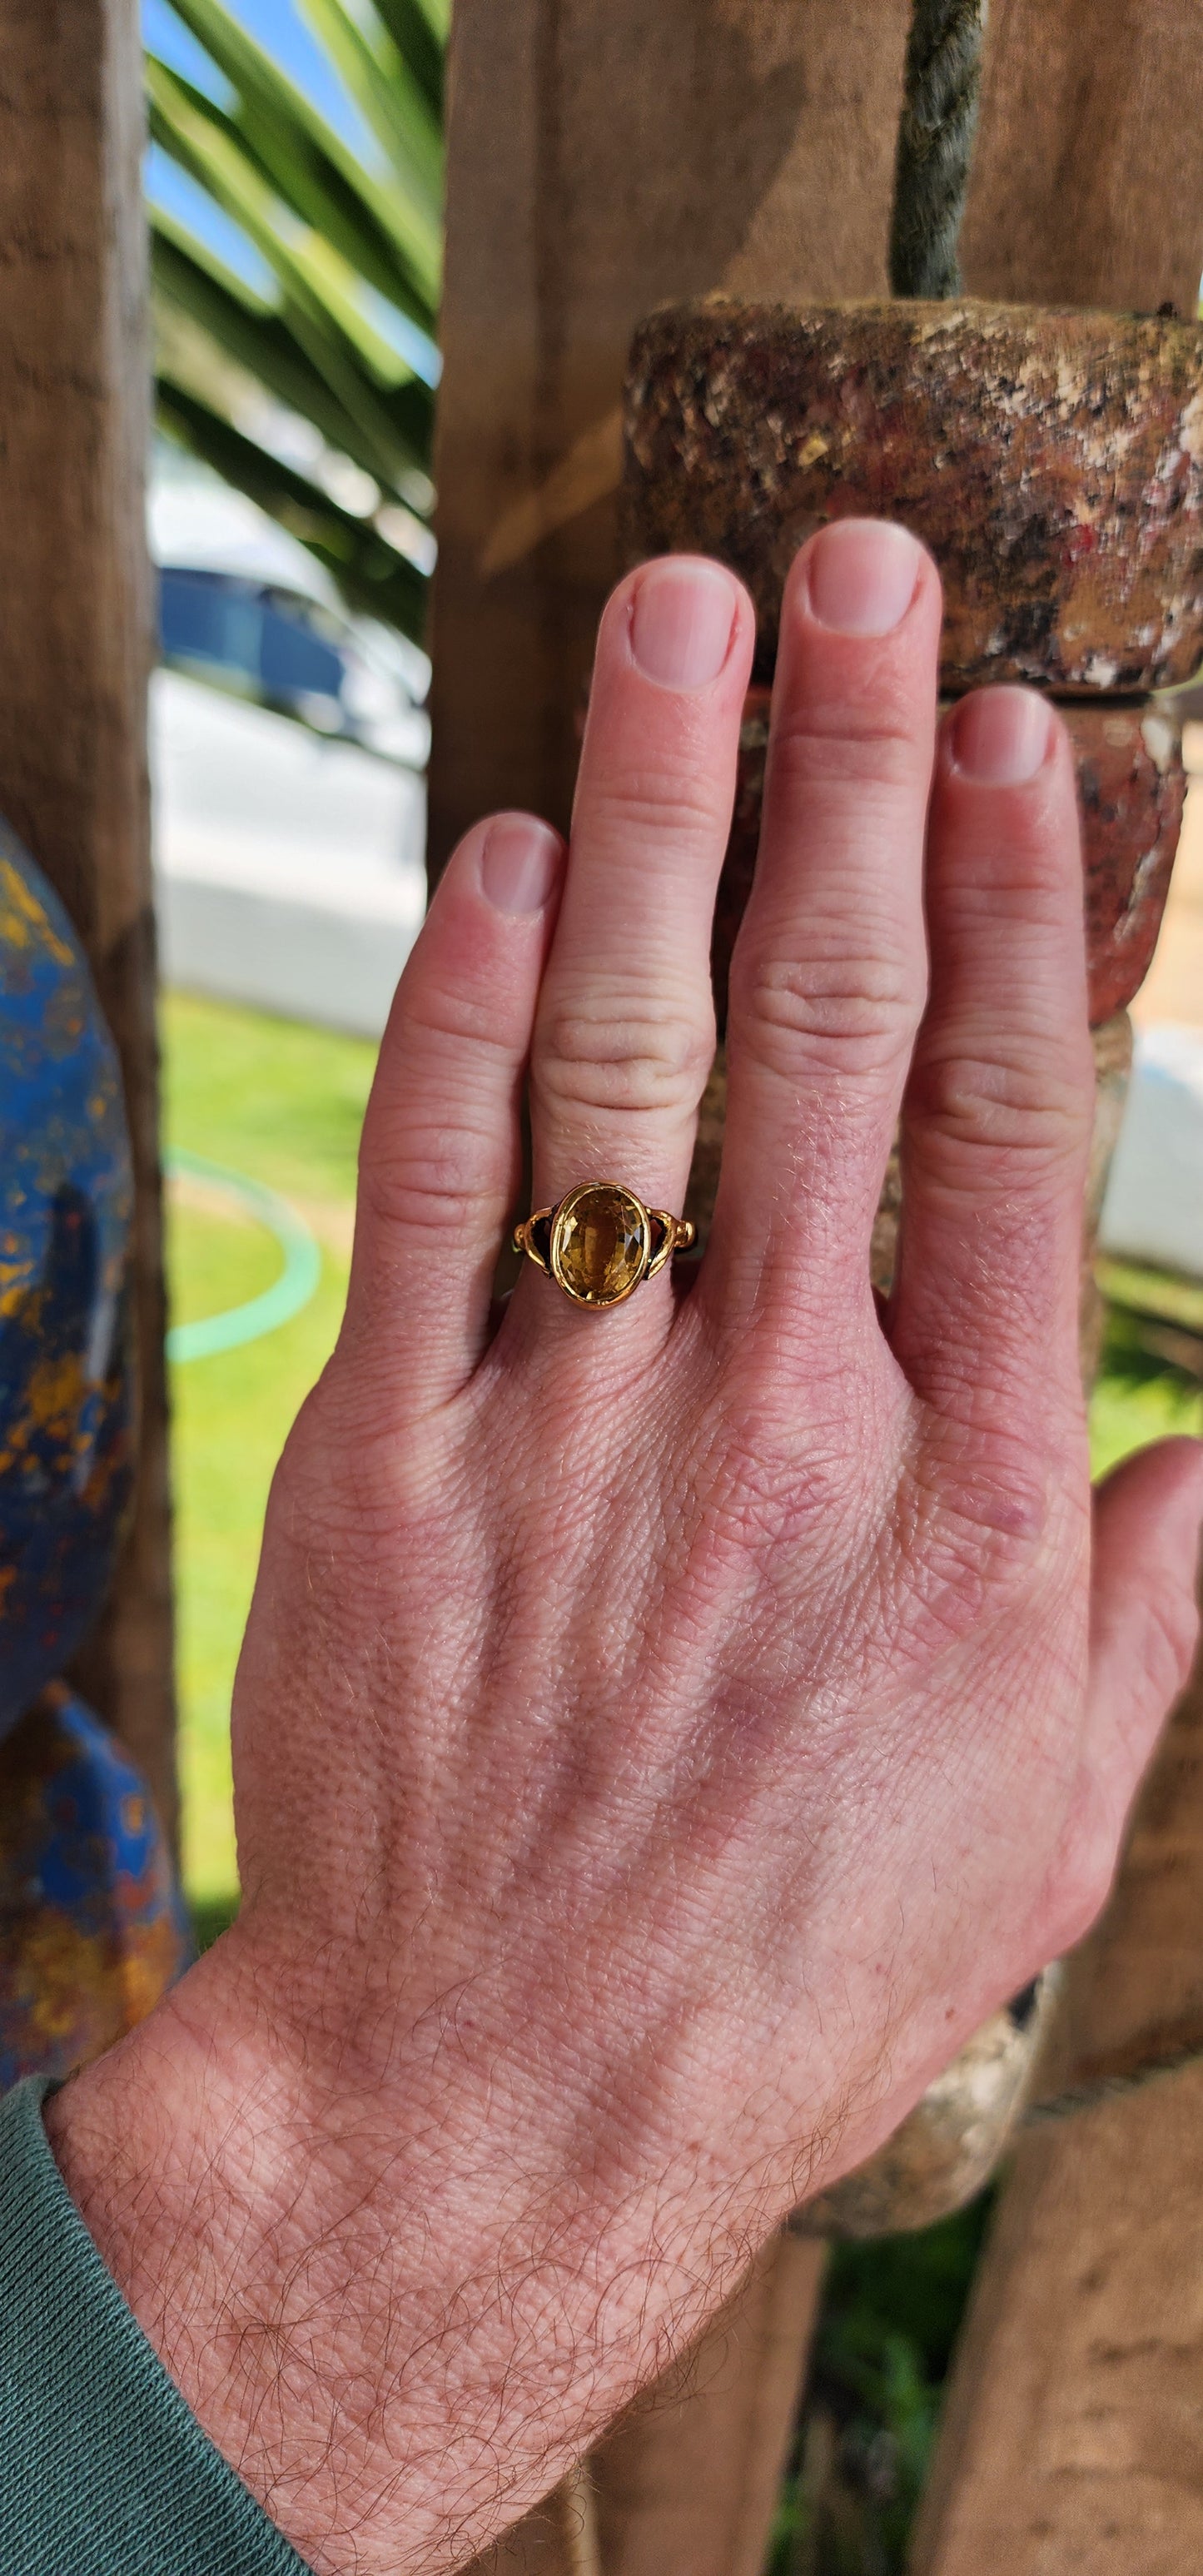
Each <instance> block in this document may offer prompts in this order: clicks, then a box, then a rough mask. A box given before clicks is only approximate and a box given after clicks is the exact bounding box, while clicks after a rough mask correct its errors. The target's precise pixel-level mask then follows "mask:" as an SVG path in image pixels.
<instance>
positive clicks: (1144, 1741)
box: [1075, 1440, 1203, 1919]
mask: <svg viewBox="0 0 1203 2576" xmlns="http://www.w3.org/2000/svg"><path fill="white" fill-rule="evenodd" d="M1201 1518H1203V1442H1201V1441H1198V1440H1159V1441H1158V1442H1157V1443H1156V1445H1155V1446H1154V1447H1153V1448H1151V1449H1141V1450H1138V1451H1137V1453H1136V1455H1135V1456H1134V1457H1132V1458H1126V1459H1125V1460H1124V1462H1123V1465H1122V1466H1120V1467H1116V1468H1114V1469H1113V1470H1112V1473H1111V1474H1110V1475H1109V1476H1107V1477H1105V1478H1104V1480H1103V1482H1102V1484H1101V1485H1100V1486H1099V1487H1098V1488H1097V1490H1096V1493H1095V1496H1094V1547H1093V1561H1092V1568H1091V1593H1090V1675H1089V1681H1088V1685H1087V1700H1086V1727H1085V1734H1084V1738H1083V1746H1082V1769H1081V1773H1080V1775H1079V1783H1078V1796H1077V1799H1076V1801H1075V1806H1076V1811H1077V1812H1076V1823H1077V1837H1076V1839H1077V1841H1078V1849H1079V1853H1080V1856H1081V1859H1082V1861H1083V1862H1084V1864H1085V1868H1086V1873H1087V1883H1088V1884H1091V1883H1093V1884H1094V1885H1095V1886H1096V1887H1097V1888H1098V1889H1099V1890H1100V1892H1102V1891H1105V1889H1106V1886H1107V1885H1108V1883H1109V1880H1110V1875H1111V1871H1112V1869H1113V1868H1114V1865H1115V1855H1116V1852H1117V1850H1118V1848H1119V1844H1120V1841H1121V1838H1122V1835H1123V1829H1124V1820H1125V1818H1126V1816H1127V1812H1128V1809H1129V1807H1130V1805H1131V1803H1132V1798H1133V1795H1134V1792H1135V1790H1136V1787H1137V1783H1138V1781H1139V1779H1140V1776H1141V1773H1142V1771H1143V1770H1144V1768H1145V1764H1146V1763H1147V1761H1148V1759H1149V1756H1150V1754H1151V1752H1152V1750H1153V1747H1154V1745H1155V1743H1156V1741H1157V1737H1158V1735H1159V1733H1160V1731H1161V1727H1162V1725H1163V1723H1164V1721H1165V1717H1166V1713H1167V1711H1168V1710H1169V1708H1170V1707H1171V1705H1172V1703H1173V1701H1174V1700H1175V1699H1176V1698H1177V1697H1178V1694H1179V1692H1180V1691H1181V1690H1182V1689H1183V1688H1184V1687H1185V1685H1186V1682H1187V1681H1188V1679H1189V1677H1190V1669H1191V1660H1192V1657H1193V1655H1194V1651H1195V1646H1196V1642H1197V1639H1198V1635H1199V1612H1198V1608H1197V1606H1196V1577H1197V1573H1198V1561H1199V1524H1200V1520H1201ZM1098 1902H1099V1895H1098V1894H1096V1895H1095V1897H1094V1901H1093V1903H1090V1904H1088V1906H1087V1908H1086V1913H1087V1918H1088V1919H1089V1918H1091V1917H1092V1916H1093V1914H1094V1913H1095V1912H1096V1911H1097V1907H1098Z"/></svg>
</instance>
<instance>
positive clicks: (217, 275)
mask: <svg viewBox="0 0 1203 2576" xmlns="http://www.w3.org/2000/svg"><path fill="white" fill-rule="evenodd" d="M151 274H152V277H153V279H154V283H155V288H156V292H157V293H158V295H159V296H160V297H161V299H162V300H163V301H164V302H166V303H170V304H173V305H175V306H177V307H178V308H179V309H180V310H181V311H182V312H185V313H187V314H188V315H189V316H190V317H191V319H192V320H193V321H194V322H198V323H199V324H200V326H201V329H202V330H203V331H206V332H208V334H209V336H210V338H211V339H212V340H213V341H214V342H215V343H216V345H217V347H218V348H219V349H222V350H224V351H225V354H226V356H227V357H229V358H232V359H233V361H234V363H235V365H236V366H239V367H242V368H243V369H245V371H246V373H247V374H248V375H249V376H253V377H255V378H256V379H257V381H258V382H259V383H260V384H261V385H262V386H263V387H264V389H265V391H266V392H268V393H270V394H273V395H274V396H275V397H276V399H277V401H279V402H282V403H284V404H286V405H287V407H288V409H289V410H290V411H295V412H299V413H300V414H301V415H302V417H303V418H304V419H306V420H310V421H312V422H313V425H314V427H315V428H316V429H319V430H320V431H321V434H322V436H323V438H324V439H326V441H327V442H328V444H329V445H330V446H331V447H333V448H335V449H340V450H341V451H342V452H343V453H344V454H346V455H347V456H349V457H350V458H351V459H352V461H353V463H355V464H356V465H359V466H362V467H363V469H364V471H365V472H366V473H368V474H372V475H374V476H375V477H376V480H377V481H378V482H380V483H384V484H385V485H387V486H389V487H391V488H392V489H393V490H394V491H398V492H399V491H400V490H401V488H402V486H403V484H404V482H405V479H406V478H407V477H409V476H412V474H413V473H414V472H415V471H416V472H420V473H421V472H424V471H425V470H426V467H427V464H428V461H429V456H430V437H431V428H432V421H433V410H434V397H433V395H432V393H431V391H430V388H429V386H428V385H424V384H423V383H422V380H421V378H420V377H419V376H411V377H410V378H409V380H408V383H407V384H406V385H405V386H404V387H399V388H398V389H397V393H398V394H402V393H404V394H407V395H408V396H409V398H410V399H409V402H408V405H407V406H404V407H403V406H402V404H401V403H400V402H399V401H398V400H397V399H396V398H394V399H393V400H392V401H391V402H389V403H388V404H387V405H383V404H382V405H380V406H378V410H379V413H380V416H381V418H382V421H383V430H382V433H381V434H380V435H372V434H370V433H369V432H368V431H366V430H365V428H364V425H363V422H362V420H361V418H360V416H359V414H358V411H357V410H352V409H350V408H349V407H348V406H347V405H346V404H345V403H343V402H341V401H340V400H339V398H338V395H337V394H336V393H335V392H334V391H333V389H332V387H331V385H330V381H329V376H328V373H326V372H323V370H322V368H321V367H319V366H316V365H315V364H314V362H313V360H312V359H311V358H310V356H309V355H308V352H307V351H306V349H305V347H304V344H303V340H302V338H301V336H300V334H299V333H298V330H297V328H296V327H295V323H294V322H293V321H292V320H290V318H289V317H288V315H287V312H286V311H285V310H277V309H274V308H273V307H272V306H271V305H269V304H266V303H265V302H264V301H263V299H262V297H261V296H258V295H256V294H255V293H254V291H253V289H251V288H249V287H247V286H246V285H245V284H244V283H243V281H242V279H241V278H238V277H236V276H235V275H234V274H233V271H232V270H229V269H227V268H225V266H224V264H223V263H222V262H221V261H219V260H217V259H215V258H214V256H213V254H212V252H210V251H208V250H207V249H206V248H205V247H204V246H203V245H202V244H200V243H198V242H196V241H195V240H194V239H192V238H191V237H190V236H189V235H188V233H187V232H186V231H185V229H184V227H183V225H181V224H177V223H176V222H175V221H174V219H173V218H172V217H171V216H170V215H165V214H163V213H161V212H156V213H155V214H154V216H153V218H152V225H151Z"/></svg>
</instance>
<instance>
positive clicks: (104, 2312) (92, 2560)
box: [0, 2079, 305, 2576]
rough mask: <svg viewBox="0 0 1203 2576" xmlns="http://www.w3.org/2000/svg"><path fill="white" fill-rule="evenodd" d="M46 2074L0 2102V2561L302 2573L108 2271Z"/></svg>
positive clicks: (171, 2574)
mask: <svg viewBox="0 0 1203 2576" xmlns="http://www.w3.org/2000/svg"><path fill="white" fill-rule="evenodd" d="M48 2090H49V2086H48V2085H47V2084H46V2083H44V2082H43V2081H41V2080H40V2079H34V2080H30V2081H27V2082H26V2083H24V2084H18V2085H17V2087H16V2089H15V2091H13V2092H11V2093H9V2094H8V2095H7V2096H6V2098H5V2100H4V2101H3V2103H0V2576H305V2568H304V2563H303V2561H302V2560H301V2559H300V2558H298V2556H297V2554H296V2551H295V2550H294V2549H293V2548H292V2547H291V2545H290V2544H289V2542H288V2541H287V2540H285V2538H284V2535H283V2533H282V2532H280V2531H277V2529H276V2526H275V2524H274V2523H273V2522H270V2521H269V2520H268V2517H267V2515H266V2514H265V2513H264V2512H263V2511H262V2509H261V2507H260V2506H259V2505H258V2504H256V2502H255V2499H254V2497H253V2496H252V2495H251V2494H250V2493H249V2492H248V2490H247V2488H246V2487H244V2486H243V2484H242V2481H241V2479H240V2478H237V2477H236V2476H235V2474H234V2471H233V2469H232V2468H230V2466H229V2464H228V2462H227V2461H225V2460H223V2458H222V2456H221V2453H220V2452H219V2451H216V2450H215V2449H214V2447H213V2444H212V2443H211V2442H210V2441H209V2439H208V2437H207V2435H206V2434H204V2433H202V2431H201V2428H200V2425H199V2424H198V2423H197V2421H196V2418H195V2416H194V2415H192V2414H191V2413H190V2412H189V2410H188V2407H187V2406H186V2405H185V2403H184V2400H183V2398H182V2397H181V2395H180V2392H179V2390H178V2388H177V2387H176V2385H175V2383H174V2381H173V2380H172V2379H170V2378H169V2377H168V2374H167V2372H166V2371H165V2370H164V2368H163V2365H162V2363H161V2361H160V2360H159V2358H158V2356H157V2354H156V2353H155V2352H154V2350H153V2349H152V2347H151V2345H150V2344H149V2343H148V2342H147V2340H146V2337H145V2335H144V2334H143V2332H142V2329H141V2327H140V2325H139V2324H138V2322H137V2320H136V2318H135V2317H134V2315H133V2313H132V2311H131V2310H130V2309H129V2308H127V2306H126V2304H125V2301H124V2299H123V2298H122V2296H121V2293H120V2291H119V2289H118V2288H117V2285H116V2282H115V2281H114V2280H113V2279H112V2278H111V2276H110V2274H109V2273H108V2272H106V2270H105V2267H104V2264H103V2263H102V2262H101V2259H100V2256H99V2254H98V2253H97V2251H96V2247H95V2246H94V2244H93V2242H92V2239H91V2237H90V2236H89V2234H88V2231H87V2228H86V2227H85V2226H84V2223H83V2220H82V2219H81V2217H80V2216H79V2213H78V2211H77V2209H76V2207H75V2204H74V2202H73V2201H72V2199H71V2198H70V2195H69V2193H68V2192H67V2190H66V2188H65V2185H64V2183H63V2181H62V2177H61V2175H60V2174H59V2170H58V2167H57V2165H56V2164H55V2161H54V2158H53V2156H52V2155H51V2152H50V2148H49V2145H48V2143H47V2138H46V2132H45V2130H44V2128H43V2126H42V2101H43V2097H44V2095H45V2094H46V2092H47V2091H48Z"/></svg>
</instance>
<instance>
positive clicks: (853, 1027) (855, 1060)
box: [732, 942, 918, 1078]
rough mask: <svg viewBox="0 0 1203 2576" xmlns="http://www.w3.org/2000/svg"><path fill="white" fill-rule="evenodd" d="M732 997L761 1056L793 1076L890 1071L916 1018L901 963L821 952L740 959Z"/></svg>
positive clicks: (817, 949) (908, 1039) (911, 1033)
mask: <svg viewBox="0 0 1203 2576" xmlns="http://www.w3.org/2000/svg"><path fill="white" fill-rule="evenodd" d="M732 985H733V999H734V1001H735V1004H736V1008H737V1012H738V1015H739V1019H740V1023H741V1026H742V1028H743V1029H744V1031H745V1032H746V1034H747V1036H748V1037H749V1038H750V1040H751V1042H752V1043H753V1044H754V1046H755V1047H756V1050H757V1053H758V1054H759V1055H760V1057H761V1058H762V1059H763V1060H764V1061H766V1062H767V1063H768V1064H769V1065H770V1066H772V1067H773V1068H775V1069H776V1070H777V1071H779V1072H781V1073H783V1074H785V1075H786V1076H788V1077H791V1078H792V1077H794V1076H796V1074H797V1072H798V1069H799V1066H800V1064H807V1065H813V1066H815V1067H816V1068H819V1069H824V1068H829V1069H830V1070H832V1071H841V1070H842V1071H844V1072H848V1073H860V1074H866V1073H874V1072H878V1071H884V1070H886V1069H892V1068H894V1067H895V1066H896V1065H897V1062H898V1059H899V1056H900V1055H901V1054H902V1053H903V1052H904V1051H905V1050H906V1049H908V1048H909V1046H910V1044H911V1041H912V1039H913V1037H914V1032H915V1023H916V1019H917V1016H918V996H917V995H916V994H915V993H914V992H913V991H912V990H911V989H910V986H909V983H908V979H907V976H906V974H905V971H904V968H903V966H902V962H901V960H899V961H895V960H893V959H891V958H888V957H865V956H864V955H850V954H848V953H847V952H845V951H842V950H839V949H832V950H831V951H830V953H828V954H823V953H822V948H821V944H820V943H818V942H816V945H815V948H814V949H813V950H812V952H811V954H810V955H808V956H806V957H764V956H761V957H750V958H747V959H746V960H745V959H740V958H739V957H738V955H737V958H736V961H735V964H734V967H733V971H732Z"/></svg>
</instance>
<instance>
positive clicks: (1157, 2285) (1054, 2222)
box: [911, 1659, 1203, 2576]
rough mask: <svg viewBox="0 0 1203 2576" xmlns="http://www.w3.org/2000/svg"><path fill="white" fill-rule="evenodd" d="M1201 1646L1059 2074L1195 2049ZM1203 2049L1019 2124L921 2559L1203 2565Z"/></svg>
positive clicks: (932, 2569) (1091, 1954) (917, 2551)
mask: <svg viewBox="0 0 1203 2576" xmlns="http://www.w3.org/2000/svg"><path fill="white" fill-rule="evenodd" d="M1201 1918H1203V1659H1201V1660H1200V1664H1199V1667H1198V1669H1197V1671H1196V1674H1195V1678H1194V1681H1193V1683H1192V1685H1191V1687H1190V1689H1189V1690H1188V1691H1187V1693H1186V1696H1185V1698H1184V1699H1183V1700H1182V1701H1181V1702H1180V1703H1179V1706H1178V1709H1177V1711H1176V1713H1175V1716H1174V1720H1173V1724H1172V1726H1171V1728H1170V1731H1169V1734H1168V1736H1167V1738H1166V1741H1165V1744H1164V1746H1163V1748H1162V1752H1161V1755H1160V1757H1159V1759H1158V1762H1157V1764H1156V1767H1155V1769H1154V1771H1153V1773H1152V1776H1151V1778H1150V1779H1149V1781H1148V1783H1147V1785H1146V1788H1145V1790H1144V1794H1143V1796H1142V1798H1141V1801H1140V1806H1139V1809H1138V1813H1137V1817H1136V1822H1135V1827H1134V1830H1133V1834H1132V1838H1131V1842H1130V1845H1129V1849H1128V1855H1127V1859H1126V1862H1125V1866H1124V1870H1123V1874H1122V1876H1121V1879H1120V1883H1119V1886H1118V1888H1117V1890H1116V1894H1115V1897H1114V1899H1113V1901H1112V1904H1111V1906H1110V1908H1109V1910H1108V1913H1107V1915H1106V1916H1105V1918H1104V1921H1103V1922H1102V1924H1101V1925H1100V1927H1099V1929H1098V1930H1097V1931H1096V1932H1095V1933H1094V1935H1093V1936H1092V1938H1091V1939H1090V1941H1088V1942H1087V1943H1086V1945H1085V1947H1084V1948H1083V1950H1081V1951H1080V1952H1079V1954H1078V1956H1077V1958H1076V1959H1075V1960H1074V1961H1073V1962H1072V1963H1071V1968H1070V1979H1069V1995H1068V2010H1067V2014H1066V2023H1065V2029H1064V2033H1063V2041H1062V2047H1061V2050H1060V2051H1059V2057H1060V2068H1061V2071H1062V2072H1064V2073H1067V2074H1073V2075H1075V2076H1081V2077H1083V2078H1087V2079H1089V2078H1091V2077H1093V2076H1098V2075H1105V2074H1109V2073H1124V2072H1126V2071H1128V2070H1129V2069H1131V2068H1132V2067H1133V2066H1134V2065H1136V2064H1139V2063H1140V2062H1141V2060H1142V2059H1143V2058H1145V2057H1146V2056H1149V2055H1154V2056H1156V2055H1163V2054H1169V2053H1171V2052H1173V2051H1175V2050H1178V2049H1184V2050H1185V2049H1199V2048H1203V1947H1201V1945H1200V1941H1199V1924H1200V1920H1201ZM1201 2371H1203V2067H1200V2066H1197V2065H1196V2066H1191V2067H1189V2068H1186V2069H1185V2070H1184V2071H1183V2072H1182V2073H1181V2074H1179V2075H1172V2076H1166V2077H1164V2078H1162V2079H1159V2080H1158V2081H1157V2082H1155V2083H1153V2084H1151V2085H1149V2086H1148V2087H1146V2088H1145V2089H1144V2090H1142V2091H1139V2092H1136V2093H1132V2094H1129V2095H1127V2096H1126V2097H1120V2098H1118V2099H1116V2100H1114V2101H1111V2102H1109V2103H1106V2104H1104V2105H1103V2106H1102V2107H1100V2108H1098V2109H1096V2110H1092V2111H1089V2112H1086V2113H1081V2114H1079V2115H1077V2116H1076V2117H1075V2118H1073V2119H1070V2120H1067V2121H1065V2122H1063V2123H1061V2124H1059V2125H1056V2126H1053V2127H1049V2128H1036V2129H1034V2130H1032V2131H1030V2132H1029V2133H1028V2134H1027V2135H1026V2136H1025V2137H1024V2138H1023V2139H1022V2140H1021V2143H1020V2145H1019V2147H1018V2149H1017V2152H1016V2155H1015V2160H1014V2165H1013V2169H1012V2172H1011V2175H1010V2179H1009V2180H1008V2183H1007V2186H1006V2189H1005V2191H1004V2194H1003V2198H1002V2203H1001V2206H1000V2210H999V2213H998V2217H997V2220H996V2223H995V2227H994V2230H993V2233H992V2236H991V2240H990V2244H989V2246H988V2248H987V2252H986V2255H985V2258H984V2261H983V2264H982V2268H981V2271H980V2273H979V2276H978V2280H977V2283H976V2285H975V2290H974V2298H973V2304H972V2308H971V2311H970V2317H969V2321H968V2325H967V2329H966V2332H965V2335H964V2337H963V2340H962V2345H961V2350H960V2352H959V2354H958V2357H957V2363H956V2368H955V2371H954V2376H953V2382H952V2387H951V2390H950V2392H949V2398H948V2402H947V2406H946V2410H945V2419H944V2424H943V2427H942V2430H941V2436H940V2442H939V2446H938V2450H937V2454H936V2460H935V2465H934V2468H933V2473H932V2477H931V2480H930V2483H929V2487H928V2492H927V2495H926V2497H925V2499H924V2504H923V2509H922V2513H921V2516H920V2522H919V2527H918V2530H917V2532H916V2535H915V2544H914V2550H913V2555H912V2560H911V2566H912V2576H981V2571H982V2570H983V2569H985V2568H994V2567H1006V2568H1007V2569H1008V2570H1009V2571H1012V2572H1013V2576H1046V2571H1047V2576H1054V2571H1056V2576H1060V2571H1061V2570H1062V2569H1063V2568H1064V2569H1069V2568H1073V2569H1076V2570H1080V2571H1081V2576H1130V2571H1135V2570H1139V2571H1140V2576H1195V2571H1196V2570H1197V2568H1198V2566H1199V2564H1200V2560H1201V2559H1203V2442H1201V2441H1200V2433H1199V2384H1200V2373H1201Z"/></svg>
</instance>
